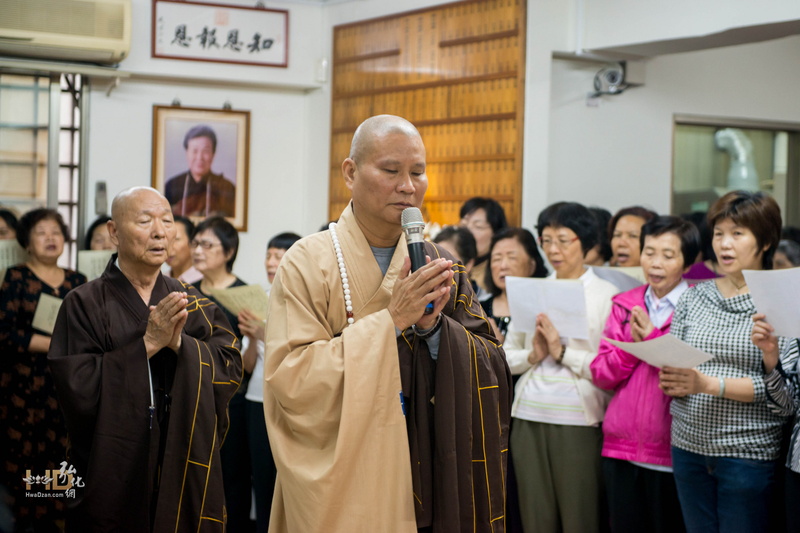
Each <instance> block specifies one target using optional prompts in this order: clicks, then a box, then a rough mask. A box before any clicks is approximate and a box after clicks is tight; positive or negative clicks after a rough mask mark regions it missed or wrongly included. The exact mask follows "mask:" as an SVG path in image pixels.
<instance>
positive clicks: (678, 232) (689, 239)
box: [639, 215, 700, 268]
mask: <svg viewBox="0 0 800 533" xmlns="http://www.w3.org/2000/svg"><path fill="white" fill-rule="evenodd" d="M665 233H672V234H674V235H675V236H676V237H678V239H680V241H681V254H682V255H683V268H687V267H689V266H691V265H692V263H694V258H695V257H697V254H698V253H700V232H699V231H698V229H697V227H695V225H694V224H692V223H691V222H689V221H688V220H684V219H683V218H681V217H676V216H671V215H662V216H658V217H655V218H651V219H650V220H648V221H647V222H645V223H644V225H643V226H642V234H641V235H640V236H639V248H640V250H644V239H645V237H648V236H650V237H658V236H660V235H664V234H665Z"/></svg>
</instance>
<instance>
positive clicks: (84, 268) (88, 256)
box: [78, 250, 114, 281]
mask: <svg viewBox="0 0 800 533" xmlns="http://www.w3.org/2000/svg"><path fill="white" fill-rule="evenodd" d="M112 255H114V251H113V250H81V251H80V252H78V272H80V273H81V274H83V275H84V276H86V279H87V280H88V281H92V280H93V279H97V278H99V277H100V276H101V275H102V274H103V272H105V270H106V266H108V261H109V259H111V256H112Z"/></svg>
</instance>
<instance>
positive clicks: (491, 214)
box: [458, 196, 508, 233]
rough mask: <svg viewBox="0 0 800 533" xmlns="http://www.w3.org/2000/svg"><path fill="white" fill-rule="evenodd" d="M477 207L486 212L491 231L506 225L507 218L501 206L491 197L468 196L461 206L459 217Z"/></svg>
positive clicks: (494, 231)
mask: <svg viewBox="0 0 800 533" xmlns="http://www.w3.org/2000/svg"><path fill="white" fill-rule="evenodd" d="M478 209H483V210H484V212H486V221H487V222H488V223H489V225H490V226H491V227H492V233H497V232H498V231H500V230H501V229H504V228H507V227H508V220H507V219H506V212H505V211H504V210H503V206H501V205H500V204H499V203H498V202H497V201H496V200H492V199H491V198H483V197H481V196H476V197H474V198H470V199H469V200H467V201H466V202H464V205H462V206H461V210H460V211H459V212H458V216H459V218H464V217H465V216H467V215H470V214H472V213H474V212H475V211H477V210H478Z"/></svg>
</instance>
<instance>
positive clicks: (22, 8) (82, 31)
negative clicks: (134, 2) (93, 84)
mask: <svg viewBox="0 0 800 533" xmlns="http://www.w3.org/2000/svg"><path fill="white" fill-rule="evenodd" d="M130 47H131V0H2V1H1V2H0V55H5V56H19V57H28V58H37V59H60V60H67V61H82V62H91V63H117V62H119V61H120V60H122V59H123V58H125V57H126V56H127V55H128V52H129V51H130Z"/></svg>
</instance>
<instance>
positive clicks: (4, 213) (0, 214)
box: [0, 209, 19, 233]
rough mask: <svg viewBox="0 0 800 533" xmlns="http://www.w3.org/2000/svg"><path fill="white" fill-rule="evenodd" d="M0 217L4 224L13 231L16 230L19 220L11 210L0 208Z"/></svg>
mask: <svg viewBox="0 0 800 533" xmlns="http://www.w3.org/2000/svg"><path fill="white" fill-rule="evenodd" d="M0 218H2V219H3V220H4V221H5V223H6V226H8V227H9V228H10V229H12V230H14V233H16V232H17V231H18V230H17V228H18V226H19V222H18V221H17V215H15V214H14V213H13V212H12V211H9V210H8V209H0Z"/></svg>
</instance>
